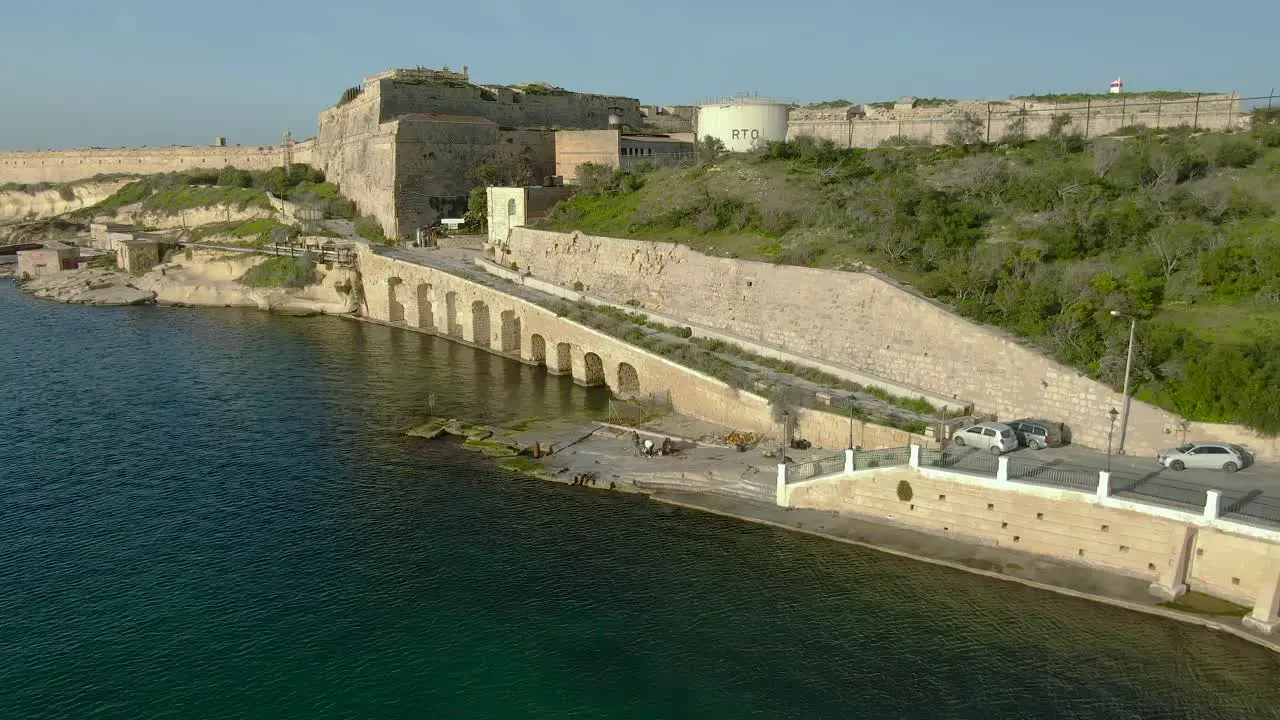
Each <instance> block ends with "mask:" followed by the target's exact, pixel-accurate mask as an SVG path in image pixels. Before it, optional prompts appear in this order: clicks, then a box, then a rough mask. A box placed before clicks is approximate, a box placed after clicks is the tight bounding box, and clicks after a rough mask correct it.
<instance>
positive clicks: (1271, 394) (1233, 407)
mask: <svg viewBox="0 0 1280 720" xmlns="http://www.w3.org/2000/svg"><path fill="white" fill-rule="evenodd" d="M1130 131H1131V132H1132V133H1133V134H1132V135H1131V136H1128V137H1116V138H1101V139H1097V140H1093V141H1090V142H1085V141H1084V140H1083V139H1082V138H1081V137H1080V136H1079V135H1077V134H1075V133H1073V132H1072V129H1071V127H1070V122H1069V118H1067V117H1066V116H1062V117H1060V118H1056V119H1055V122H1054V127H1053V131H1052V132H1051V135H1050V136H1049V137H1046V138H1044V139H1041V140H1037V141H1026V140H1025V139H1023V138H1021V137H1019V136H1018V135H1019V133H1017V132H1015V133H1014V136H1013V137H1010V138H1006V139H1005V140H1004V141H1002V142H1000V143H999V144H996V145H994V146H987V145H983V144H980V143H976V142H973V143H969V144H965V143H964V140H965V138H963V137H957V138H954V139H953V140H954V141H955V142H956V145H955V146H944V147H901V148H881V149H872V150H862V149H854V150H842V149H837V148H835V147H834V146H832V145H831V144H829V143H823V142H817V141H812V140H809V139H805V138H801V139H799V140H797V141H794V142H783V143H771V144H769V145H767V146H766V147H764V148H763V149H762V150H760V151H758V152H756V153H752V154H749V155H738V156H727V157H723V158H721V159H719V160H717V161H715V162H711V163H706V164H703V165H701V166H699V167H695V168H685V169H678V170H677V169H670V170H652V169H647V168H637V169H632V170H630V171H628V172H621V171H608V170H607V169H601V168H585V170H586V172H585V173H580V175H581V176H582V178H583V180H582V190H581V192H580V193H579V194H578V195H576V196H575V197H574V198H572V199H571V200H569V201H566V202H564V203H561V204H560V205H559V206H557V208H556V209H555V210H554V211H553V213H552V214H551V216H550V217H549V218H548V219H547V221H545V222H544V225H545V226H547V227H549V228H552V229H559V230H575V229H576V230H582V231H584V232H588V233H593V234H599V235H613V236H618V237H631V238H642V239H652V240H666V241H675V242H684V243H687V244H689V245H691V246H692V247H694V248H696V249H698V250H700V251H703V252H707V253H710V254H716V255H723V256H728V257H738V258H744V259H751V260H762V261H766V262H774V263H788V264H794V265H807V266H813V267H825V268H836V269H842V270H857V269H859V268H861V267H863V266H864V264H865V265H870V266H873V267H875V268H877V269H880V270H882V271H884V272H886V273H888V274H890V275H891V276H893V277H895V278H896V279H898V280H900V281H903V282H907V283H910V284H911V285H913V286H915V287H916V288H917V289H918V290H919V291H920V292H922V293H924V294H926V295H928V296H930V297H933V298H937V299H938V300H940V301H943V302H945V303H947V304H949V305H950V306H951V307H952V308H954V309H955V310H956V311H957V312H958V313H960V314H962V315H964V316H966V317H968V318H972V319H973V320H976V321H979V322H983V323H989V324H993V325H997V326H999V327H1001V328H1004V329H1006V330H1008V331H1010V332H1011V333H1013V334H1015V335H1017V336H1019V337H1021V338H1024V339H1026V340H1028V341H1030V342H1032V343H1034V344H1035V345H1037V346H1038V347H1040V348H1041V349H1042V350H1044V351H1045V352H1047V353H1049V354H1051V355H1053V356H1054V357H1056V358H1057V359H1059V360H1061V361H1062V362H1064V363H1067V364H1069V365H1072V366H1074V367H1076V368H1079V369H1080V370H1082V371H1083V372H1085V373H1087V374H1088V375H1090V376H1092V377H1095V378H1098V379H1100V380H1102V381H1104V382H1106V383H1108V384H1110V385H1112V386H1113V387H1117V388H1118V387H1119V386H1120V385H1121V383H1122V380H1123V376H1124V361H1125V352H1126V347H1127V339H1128V323H1127V322H1126V321H1124V319H1123V318H1115V317H1112V316H1111V315H1110V311H1111V310H1119V311H1121V312H1126V313H1132V314H1134V315H1135V316H1137V317H1138V318H1139V319H1140V322H1139V326H1138V327H1139V344H1138V349H1137V353H1136V360H1135V381H1136V384H1137V385H1136V387H1137V388H1138V390H1137V392H1138V397H1140V398H1142V399H1145V400H1149V401H1151V402H1154V403H1156V404H1158V405H1160V406H1162V407H1165V408H1168V409H1170V410H1173V411H1176V412H1178V413H1180V414H1182V415H1184V416H1186V417H1189V418H1192V419H1195V420H1202V421H1211V422H1240V423H1244V424H1246V425H1249V426H1251V427H1253V428H1255V429H1258V430H1260V431H1263V432H1266V433H1270V434H1274V433H1276V432H1277V431H1280V214H1278V213H1277V211H1278V210H1280V111H1271V112H1265V111H1264V112H1258V113H1255V118H1254V126H1253V128H1252V130H1251V131H1248V132H1239V133H1230V134H1228V133H1201V134H1197V133H1192V132H1191V131H1190V130H1188V129H1176V130H1166V131H1164V132H1163V134H1155V133H1152V132H1150V131H1147V130H1145V129H1142V128H1133V129H1131V130H1130Z"/></svg>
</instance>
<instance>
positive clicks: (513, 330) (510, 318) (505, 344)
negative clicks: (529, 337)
mask: <svg viewBox="0 0 1280 720" xmlns="http://www.w3.org/2000/svg"><path fill="white" fill-rule="evenodd" d="M498 317H499V321H500V323H501V327H502V334H501V336H500V340H499V342H500V343H501V344H500V345H499V349H500V350H502V352H511V353H518V352H520V318H519V317H518V316H517V315H516V311H515V310H503V311H502V314H501V315H499V316H498Z"/></svg>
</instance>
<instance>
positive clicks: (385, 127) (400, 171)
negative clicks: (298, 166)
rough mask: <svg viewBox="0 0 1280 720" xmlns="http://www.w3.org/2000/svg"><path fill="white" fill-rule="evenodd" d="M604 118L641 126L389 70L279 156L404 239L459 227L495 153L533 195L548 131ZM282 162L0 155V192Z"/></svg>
mask: <svg viewBox="0 0 1280 720" xmlns="http://www.w3.org/2000/svg"><path fill="white" fill-rule="evenodd" d="M611 115H613V116H617V117H618V119H619V120H620V121H621V122H622V123H623V124H626V125H631V126H633V127H640V126H641V125H642V124H643V117H642V115H641V113H640V102H639V100H637V99H635V98H626V97H618V96H613V95H594V94H586V93H573V92H568V91H564V90H560V89H558V88H551V87H550V86H541V87H532V86H526V89H524V90H521V89H519V88H511V87H506V86H500V85H480V84H475V83H472V82H471V81H470V79H469V77H468V76H467V75H466V74H465V72H464V73H461V74H459V73H450V72H446V71H437V70H424V69H409V70H390V71H387V72H384V73H380V74H378V75H375V76H373V77H370V78H367V79H366V80H365V81H364V83H363V84H362V85H361V86H360V87H359V92H358V94H356V95H355V97H354V98H350V99H348V101H347V102H342V103H339V104H338V105H335V106H334V107H331V108H328V109H326V110H324V111H322V112H321V113H320V117H319V131H318V133H317V135H316V137H315V138H312V139H309V140H305V141H302V142H297V143H293V144H292V146H291V151H290V152H291V154H292V159H293V162H295V163H307V164H310V165H314V166H316V167H318V168H320V169H321V170H323V171H324V172H325V174H326V176H327V177H328V178H329V179H330V180H332V181H333V182H335V183H336V184H337V185H338V187H339V188H341V190H342V192H343V194H344V195H346V196H347V197H349V198H351V199H352V200H353V201H354V202H355V203H356V205H357V206H358V207H359V208H360V211H361V212H362V213H363V214H366V215H371V216H373V217H375V218H377V220H378V221H379V222H380V223H381V224H382V228H383V231H384V232H385V233H386V234H387V235H388V236H390V237H401V238H407V237H410V236H411V235H412V234H413V232H414V230H416V229H417V228H419V227H423V226H426V225H429V224H431V223H432V222H434V221H435V220H436V219H438V218H440V217H457V216H458V215H460V214H461V213H462V211H464V210H465V207H466V198H467V194H468V193H469V192H470V191H471V189H472V188H473V187H475V185H476V184H477V182H478V181H477V180H476V179H474V178H473V177H471V175H470V171H471V170H472V169H473V168H474V167H475V166H477V165H479V164H481V163H483V162H485V161H486V160H488V159H489V158H491V157H493V156H494V155H495V154H496V153H499V152H507V153H511V154H514V155H518V156H520V157H521V158H523V159H524V160H525V162H526V163H527V164H528V165H529V167H530V170H531V175H532V178H530V179H531V180H533V181H534V182H535V183H536V182H538V181H540V180H541V178H543V177H547V176H551V175H555V172H556V167H555V129H556V128H573V129H606V128H608V127H609V118H610V116H611ZM285 156H286V153H285V149H284V146H283V145H269V146H260V147H215V146H211V147H165V148H118V149H103V148H91V149H85V150H66V151H56V152H13V153H0V183H5V182H15V183H38V182H70V181H73V180H80V179H84V178H88V177H92V176H94V175H99V174H105V173H125V174H137V175H143V174H152V173H162V172H172V171H180V170H192V169H206V168H207V169H219V168H222V167H225V166H228V165H231V166H234V167H238V168H244V169H249V170H265V169H268V168H271V167H275V166H278V165H281V164H283V162H284V159H285Z"/></svg>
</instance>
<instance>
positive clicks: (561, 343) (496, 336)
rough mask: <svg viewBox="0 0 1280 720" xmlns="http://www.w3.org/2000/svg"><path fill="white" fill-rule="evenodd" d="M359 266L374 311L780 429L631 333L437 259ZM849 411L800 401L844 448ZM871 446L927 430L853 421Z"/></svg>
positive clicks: (695, 412)
mask: <svg viewBox="0 0 1280 720" xmlns="http://www.w3.org/2000/svg"><path fill="white" fill-rule="evenodd" d="M358 268H359V271H360V276H361V281H362V285H363V293H364V305H363V306H362V307H361V313H362V315H364V316H365V317H368V318H371V319H373V320H378V321H381V322H386V323H391V324H393V325H399V326H403V327H407V328H413V329H417V330H420V331H425V332H431V333H434V334H437V335H441V336H443V337H448V338H450V339H454V340H459V341H462V342H465V343H467V344H470V345H473V346H475V347H479V348H483V349H486V350H489V351H491V352H495V353H497V354H500V355H503V356H506V357H510V358H513V359H516V360H520V361H521V362H525V363H528V364H532V365H539V366H543V367H545V368H546V369H547V371H548V372H552V373H556V374H565V375H572V376H573V378H574V380H575V381H577V382H578V383H579V384H582V385H588V386H593V385H594V386H607V387H608V388H609V389H610V390H611V391H613V393H614V394H616V395H618V396H620V397H624V398H628V397H630V398H642V399H643V398H649V397H654V396H660V397H661V396H666V397H669V398H670V406H671V409H672V410H674V411H676V412H678V413H681V414H684V415H689V416H692V417H695V418H699V419H702V420H707V421H709V422H714V423H718V424H720V425H725V426H728V427H733V428H738V429H740V430H749V431H752V432H757V433H761V434H765V435H775V436H776V431H777V430H778V423H776V422H775V421H774V420H773V419H772V417H771V412H770V407H769V403H768V401H767V400H765V399H764V398H762V397H760V396H758V395H755V394H752V393H749V392H746V391H743V390H738V389H736V388H734V387H731V386H729V385H728V384H726V383H724V382H721V381H720V380H717V379H715V378H713V377H711V376H709V375H704V374H702V373H699V372H697V371H695V370H692V369H689V368H686V367H683V366H681V365H678V364H676V363H674V362H672V361H670V360H668V359H666V358H663V357H661V356H658V355H655V354H653V353H650V352H648V351H646V350H644V349H643V348H639V347H636V346H633V345H630V344H628V343H627V342H625V341H623V340H619V339H617V338H614V337H611V336H609V335H605V334H604V333H601V332H599V331H596V330H594V329H592V328H588V327H586V326H584V325H579V324H578V323H576V322H573V321H572V320H569V319H567V318H563V317H559V316H557V315H556V314H555V313H554V312H553V311H551V310H548V309H547V308H544V307H542V306H540V305H537V304H535V303H533V302H530V301H528V300H525V299H523V298H520V297H517V296H516V295H512V294H509V293H505V292H502V291H501V290H499V289H496V288H494V287H489V286H487V285H482V284H479V283H476V282H473V281H471V280H468V279H466V278H463V277H460V276H458V275H454V274H451V273H448V272H445V271H443V270H439V269H436V268H433V267H429V266H424V265H420V264H417V263H413V262H407V261H405V260H400V259H396V258H393V257H388V256H386V255H382V254H378V253H377V252H375V251H374V250H373V249H372V248H369V247H363V248H362V249H361V251H360V253H359V263H358ZM850 422H851V421H850V418H849V417H848V416H845V415H835V414H832V413H826V412H819V411H814V410H807V409H806V410H801V411H800V417H799V419H798V424H797V425H796V426H795V429H796V432H797V434H798V435H799V436H800V437H804V438H806V439H808V440H809V441H810V442H812V443H814V444H815V445H818V446H822V447H832V448H843V447H845V445H846V443H847V442H848V437H849V432H850ZM853 431H854V433H855V437H859V438H861V443H862V445H863V447H867V448H879V447H896V446H901V445H905V444H907V443H909V442H916V443H920V442H923V439H922V438H920V436H918V435H912V434H910V433H907V432H905V431H902V430H898V429H896V428H887V427H883V426H880V425H874V424H871V423H862V422H861V421H857V420H854V421H853Z"/></svg>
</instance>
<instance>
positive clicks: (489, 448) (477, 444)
mask: <svg viewBox="0 0 1280 720" xmlns="http://www.w3.org/2000/svg"><path fill="white" fill-rule="evenodd" d="M462 447H464V448H466V449H468V450H475V451H478V452H480V453H483V454H485V455H487V456H489V457H515V456H517V455H519V451H518V450H516V449H515V448H513V447H511V446H510V445H504V444H502V443H496V442H492V441H490V440H474V439H468V440H467V441H465V442H463V443H462Z"/></svg>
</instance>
